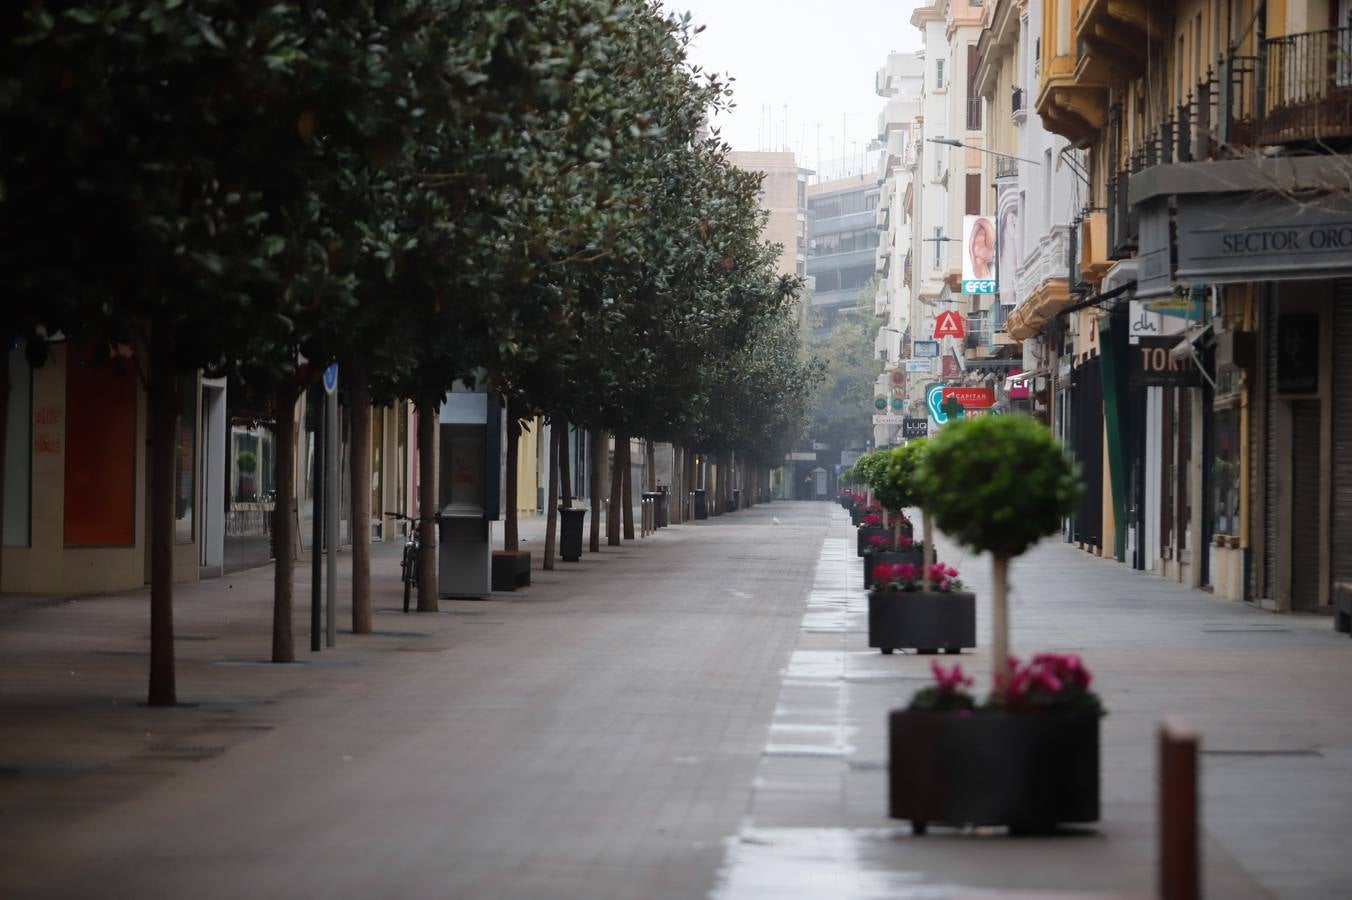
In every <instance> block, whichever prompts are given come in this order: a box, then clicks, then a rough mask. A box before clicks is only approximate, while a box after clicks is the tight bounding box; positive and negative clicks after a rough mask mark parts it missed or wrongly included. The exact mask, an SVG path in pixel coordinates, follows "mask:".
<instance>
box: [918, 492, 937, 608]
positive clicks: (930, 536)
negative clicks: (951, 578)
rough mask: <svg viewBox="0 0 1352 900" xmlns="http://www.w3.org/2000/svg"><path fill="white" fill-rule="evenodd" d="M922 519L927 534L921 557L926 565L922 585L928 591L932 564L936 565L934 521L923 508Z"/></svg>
mask: <svg viewBox="0 0 1352 900" xmlns="http://www.w3.org/2000/svg"><path fill="white" fill-rule="evenodd" d="M920 521H921V522H922V523H924V524H922V525H921V528H922V529H923V533H924V536H925V550H924V555H923V556H922V557H921V558H922V559H923V560H924V566H922V568H923V569H924V571H923V572H922V573H921V584H920V587H921V588H922V589H923V590H926V591H928V590H929V589H930V577H929V570H930V566H932V565H934V523H933V522H931V521H930V517H929V513H927V512H925V511H924V510H923V509H922V510H920Z"/></svg>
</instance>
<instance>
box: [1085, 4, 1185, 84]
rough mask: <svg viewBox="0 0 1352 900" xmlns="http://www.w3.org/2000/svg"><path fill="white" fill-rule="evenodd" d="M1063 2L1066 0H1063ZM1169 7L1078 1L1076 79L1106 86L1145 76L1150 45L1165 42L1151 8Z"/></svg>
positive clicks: (1162, 18) (1164, 6)
mask: <svg viewBox="0 0 1352 900" xmlns="http://www.w3.org/2000/svg"><path fill="white" fill-rule="evenodd" d="M1062 2H1065V0H1062ZM1171 5H1172V4H1167V3H1162V2H1155V0H1135V2H1130V0H1079V2H1078V3H1076V4H1074V5H1073V6H1072V9H1074V7H1075V6H1078V10H1077V11H1075V22H1074V34H1073V37H1074V40H1075V48H1076V62H1075V74H1076V78H1077V79H1078V80H1081V81H1085V82H1092V83H1097V84H1108V83H1112V82H1115V81H1129V80H1131V79H1133V78H1139V77H1140V76H1142V75H1144V74H1145V70H1146V64H1147V63H1148V61H1149V55H1150V50H1151V45H1152V44H1159V43H1161V42H1162V41H1163V40H1164V32H1163V30H1162V29H1161V28H1160V26H1159V23H1160V22H1164V21H1167V19H1166V17H1165V16H1163V15H1154V16H1152V15H1151V13H1152V12H1153V11H1155V10H1154V9H1153V8H1154V7H1160V10H1159V11H1160V12H1167V11H1168V10H1167V7H1168V6H1171Z"/></svg>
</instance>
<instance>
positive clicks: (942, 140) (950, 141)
mask: <svg viewBox="0 0 1352 900" xmlns="http://www.w3.org/2000/svg"><path fill="white" fill-rule="evenodd" d="M925 140H927V141H929V142H930V143H931V144H943V145H944V146H946V147H961V148H962V149H963V150H975V151H977V152H978V153H989V154H990V155H991V156H1003V157H1004V158H1005V159H1017V160H1018V161H1019V162H1026V163H1032V164H1033V165H1035V166H1040V165H1042V163H1041V161H1039V160H1036V159H1028V158H1026V157H1023V156H1015V155H1014V154H1013V153H1001V152H1000V151H999V150H987V149H986V148H985V147H973V146H972V145H971V144H964V143H963V142H962V141H960V140H958V139H957V138H946V137H932V138H925Z"/></svg>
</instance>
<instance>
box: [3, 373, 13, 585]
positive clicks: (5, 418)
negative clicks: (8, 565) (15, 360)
mask: <svg viewBox="0 0 1352 900" xmlns="http://www.w3.org/2000/svg"><path fill="white" fill-rule="evenodd" d="M11 352H12V351H10V350H9V348H7V347H0V593H3V592H4V590H5V587H4V585H5V567H4V558H5V550H4V547H5V526H4V521H5V477H4V469H5V441H6V440H7V439H8V436H9V435H8V432H9V357H10V353H11Z"/></svg>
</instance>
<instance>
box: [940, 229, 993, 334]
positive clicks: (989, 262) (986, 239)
mask: <svg viewBox="0 0 1352 900" xmlns="http://www.w3.org/2000/svg"><path fill="white" fill-rule="evenodd" d="M995 288H996V278H995V221H994V220H993V219H992V218H991V217H990V216H963V217H962V292H963V293H964V294H994V293H995ZM936 335H937V332H936ZM961 336H962V335H958V337H961Z"/></svg>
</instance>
